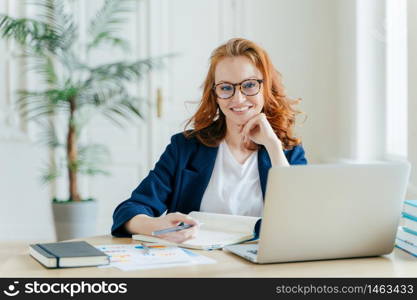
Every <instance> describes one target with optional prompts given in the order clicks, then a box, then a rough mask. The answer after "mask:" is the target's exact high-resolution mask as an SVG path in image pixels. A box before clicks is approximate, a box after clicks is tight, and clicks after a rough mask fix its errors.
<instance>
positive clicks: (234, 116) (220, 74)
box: [214, 56, 264, 128]
mask: <svg viewBox="0 0 417 300" xmlns="http://www.w3.org/2000/svg"><path fill="white" fill-rule="evenodd" d="M214 78H215V85H217V84H219V83H222V82H224V83H232V84H236V83H242V82H243V81H245V82H244V83H243V85H244V86H242V87H241V86H240V85H238V86H235V89H236V90H235V93H234V95H233V97H231V98H229V99H221V98H219V97H217V103H218V104H219V107H220V110H221V111H222V112H223V114H224V115H225V117H226V124H227V126H228V128H230V126H233V125H238V126H241V125H244V124H245V123H246V122H247V121H248V120H249V119H250V118H251V117H253V116H254V115H256V114H258V113H260V112H261V111H262V108H263V106H264V97H263V94H262V85H261V87H260V90H259V93H257V94H256V95H254V96H246V95H245V94H243V93H242V92H241V88H242V89H245V90H246V91H250V89H251V88H252V85H253V83H251V82H250V81H249V82H248V81H246V80H247V79H258V80H260V79H263V78H262V73H261V72H260V71H259V70H258V69H257V68H256V66H255V65H254V64H253V63H252V62H251V61H250V60H249V59H248V58H247V57H245V56H236V57H226V58H224V59H222V60H221V61H220V62H219V63H218V64H217V66H216V71H215V74H214ZM227 89H228V87H225V88H224V91H225V92H228V91H227ZM218 92H219V90H218ZM246 94H251V93H248V92H247V93H246Z"/></svg>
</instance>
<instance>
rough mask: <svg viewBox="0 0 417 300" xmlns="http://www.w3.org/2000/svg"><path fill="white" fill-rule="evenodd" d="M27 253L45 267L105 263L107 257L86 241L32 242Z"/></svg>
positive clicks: (107, 261)
mask: <svg viewBox="0 0 417 300" xmlns="http://www.w3.org/2000/svg"><path fill="white" fill-rule="evenodd" d="M29 254H30V255H31V256H32V257H33V258H35V259H36V260H37V261H39V262H40V263H41V264H43V265H44V266H45V267H47V268H68V267H87V266H99V265H106V264H108V263H109V262H110V259H109V257H108V256H107V255H106V254H105V253H104V252H102V251H99V250H98V249H96V248H95V247H94V246H92V245H90V244H89V243H87V242H84V241H81V242H59V243H48V244H33V245H30V247H29Z"/></svg>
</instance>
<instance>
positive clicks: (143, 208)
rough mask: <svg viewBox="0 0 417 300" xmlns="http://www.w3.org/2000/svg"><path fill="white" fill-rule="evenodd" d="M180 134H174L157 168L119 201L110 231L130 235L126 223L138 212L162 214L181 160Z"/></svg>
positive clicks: (152, 214)
mask: <svg viewBox="0 0 417 300" xmlns="http://www.w3.org/2000/svg"><path fill="white" fill-rule="evenodd" d="M176 140H177V138H176V136H173V137H172V138H171V143H170V144H169V145H168V146H167V148H166V149H165V152H164V153H163V154H162V155H161V157H160V158H159V161H158V162H157V163H156V165H155V168H154V169H153V170H151V171H150V172H149V174H148V176H147V177H146V178H145V179H144V180H143V181H142V182H141V183H140V184H139V186H138V187H137V188H136V189H135V190H134V191H133V192H132V195H131V196H130V198H129V199H128V200H126V201H124V202H122V203H120V204H119V205H118V206H117V207H116V209H115V211H114V213H113V226H112V228H111V233H112V235H114V236H117V237H126V236H131V234H129V233H128V232H127V231H126V230H125V228H124V224H125V223H126V222H127V221H129V220H130V219H131V218H133V217H134V216H136V215H139V214H145V215H148V216H151V217H155V216H160V215H162V214H163V213H164V212H165V211H166V210H167V207H168V206H169V201H170V200H171V197H170V196H171V194H172V191H173V185H174V180H175V178H174V177H175V170H176V166H177V163H178V145H177V141H176Z"/></svg>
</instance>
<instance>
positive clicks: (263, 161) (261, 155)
mask: <svg viewBox="0 0 417 300" xmlns="http://www.w3.org/2000/svg"><path fill="white" fill-rule="evenodd" d="M270 168H271V160H270V158H269V155H268V152H267V151H266V149H265V147H264V146H261V148H260V149H259V151H258V170H259V180H260V182H261V189H262V197H263V198H264V199H265V191H266V182H267V180H268V171H269V169H270Z"/></svg>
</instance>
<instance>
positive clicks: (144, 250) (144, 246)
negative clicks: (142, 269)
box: [140, 243, 151, 254]
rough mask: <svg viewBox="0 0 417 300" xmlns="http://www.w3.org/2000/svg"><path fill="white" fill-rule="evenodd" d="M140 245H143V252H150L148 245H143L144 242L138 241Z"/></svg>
mask: <svg viewBox="0 0 417 300" xmlns="http://www.w3.org/2000/svg"><path fill="white" fill-rule="evenodd" d="M140 244H141V245H142V247H143V252H144V253H145V254H149V252H150V250H151V248H149V247H148V246H146V245H145V243H140Z"/></svg>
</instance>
